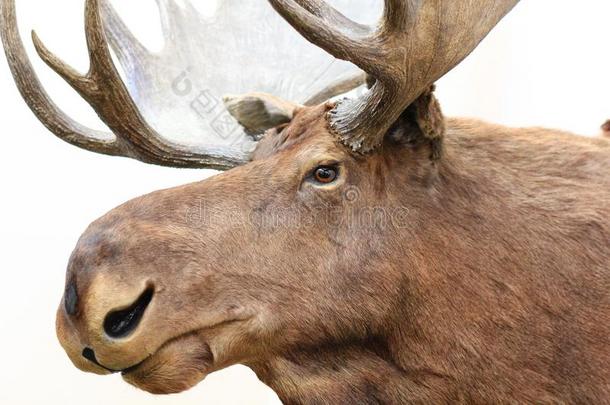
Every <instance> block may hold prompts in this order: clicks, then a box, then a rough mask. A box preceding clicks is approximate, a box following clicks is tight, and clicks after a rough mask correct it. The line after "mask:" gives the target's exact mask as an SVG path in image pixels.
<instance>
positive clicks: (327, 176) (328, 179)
mask: <svg viewBox="0 0 610 405" xmlns="http://www.w3.org/2000/svg"><path fill="white" fill-rule="evenodd" d="M313 178H314V180H315V181H317V182H318V183H322V184H329V183H332V182H333V181H335V180H336V179H337V169H336V168H335V167H331V166H320V167H318V168H317V169H316V170H314V172H313Z"/></svg>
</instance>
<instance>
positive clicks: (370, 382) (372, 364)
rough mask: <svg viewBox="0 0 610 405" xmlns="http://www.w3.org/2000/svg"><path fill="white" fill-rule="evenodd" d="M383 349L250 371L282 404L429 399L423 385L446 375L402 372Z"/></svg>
mask: <svg viewBox="0 0 610 405" xmlns="http://www.w3.org/2000/svg"><path fill="white" fill-rule="evenodd" d="M385 346H386V344H385V343H383V342H380V341H369V342H362V343H353V344H349V345H341V346H337V345H328V346H326V347H323V348H320V347H317V348H315V349H312V350H303V351H299V352H294V353H291V354H290V355H284V356H278V357H275V358H273V359H272V360H270V361H267V362H265V363H264V364H252V365H250V366H251V367H252V369H253V370H254V371H255V372H256V374H257V376H258V377H259V378H260V379H261V380H262V381H263V382H264V383H266V384H267V385H269V386H270V387H271V388H272V389H273V390H274V391H275V392H276V393H277V394H278V396H279V397H280V399H281V400H282V402H283V403H284V404H305V405H306V404H320V403H335V404H344V403H354V404H369V403H384V404H393V403H409V402H413V401H418V400H430V399H431V397H430V394H429V392H428V389H427V387H426V385H425V384H427V383H428V382H434V381H432V380H437V381H441V378H442V376H438V375H435V374H434V373H432V372H428V371H423V372H422V371H413V372H410V371H408V370H405V369H403V368H402V367H401V366H400V365H399V364H397V363H396V359H394V358H393V356H392V355H391V353H390V352H389V351H388V350H387V347H385ZM430 379H432V380H430ZM429 380H430V381H429ZM418 381H419V382H420V383H421V382H424V383H425V384H418V383H417V382H418Z"/></svg>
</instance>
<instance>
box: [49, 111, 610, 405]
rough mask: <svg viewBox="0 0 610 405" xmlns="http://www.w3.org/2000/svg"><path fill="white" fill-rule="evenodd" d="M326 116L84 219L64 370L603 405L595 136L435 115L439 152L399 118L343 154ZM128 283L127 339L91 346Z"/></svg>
mask: <svg viewBox="0 0 610 405" xmlns="http://www.w3.org/2000/svg"><path fill="white" fill-rule="evenodd" d="M330 107H331V106H328V105H322V106H319V107H315V108H303V109H300V110H298V111H297V112H296V114H295V118H294V119H293V121H292V122H291V123H290V124H289V125H287V126H285V127H283V128H278V129H275V130H272V131H270V132H268V134H267V136H266V137H265V138H264V139H263V140H262V141H261V144H260V145H259V148H258V150H257V152H256V154H255V158H254V161H253V162H252V163H250V164H248V165H245V166H243V167H239V168H236V169H233V170H231V171H229V172H226V173H223V174H220V175H218V176H215V177H213V178H210V179H208V180H205V181H202V182H200V183H195V184H191V185H186V186H183V187H179V188H175V189H171V190H165V191H159V192H156V193H153V194H150V195H147V196H144V197H141V198H138V199H136V200H133V201H131V202H129V203H127V204H125V205H123V206H121V207H119V208H117V209H115V210H113V211H112V212H110V213H109V214H107V215H106V216H104V217H103V218H101V219H100V220H98V221H96V222H95V223H94V224H93V225H91V227H90V228H89V229H88V230H87V232H86V233H85V235H84V236H83V237H82V239H81V241H80V242H79V244H78V246H77V248H76V250H75V252H74V254H73V256H72V259H71V261H70V265H69V269H68V276H67V280H68V286H70V285H71V283H74V285H75V286H76V287H75V288H76V290H77V291H78V297H79V298H78V303H77V308H78V311H77V312H76V315H68V314H67V313H66V311H65V309H64V305H63V304H62V305H61V306H60V309H59V311H58V334H59V337H60V340H61V341H62V344H63V345H64V347H65V348H66V350H67V352H68V354H69V355H70V357H71V358H72V360H73V361H74V362H75V364H76V365H77V366H78V367H80V368H82V369H83V370H87V371H93V372H98V373H103V372H104V370H103V369H101V368H99V367H98V366H96V365H94V364H92V363H91V362H89V361H87V360H85V359H84V358H83V357H82V356H81V352H82V350H83V347H85V346H87V347H91V348H92V349H94V350H95V353H96V355H97V359H98V360H99V362H100V363H101V364H103V365H104V366H106V367H109V368H113V369H123V368H126V367H130V366H132V365H134V364H137V363H139V362H141V361H143V360H145V363H143V364H142V365H141V366H139V367H137V368H136V369H135V370H133V371H130V372H129V373H127V374H126V379H127V380H128V381H129V382H130V383H133V384H135V385H137V386H139V387H141V388H144V389H147V390H149V391H152V392H177V391H181V390H183V389H185V388H188V387H190V386H192V385H194V384H195V383H196V382H197V381H199V380H200V379H201V378H203V376H204V375H205V374H207V373H209V372H213V371H215V370H218V369H220V368H223V367H226V366H229V365H232V364H236V363H242V364H246V365H248V366H250V367H251V368H252V369H253V370H254V371H255V372H256V373H257V375H258V376H259V377H260V378H261V379H262V380H263V381H264V382H265V383H267V384H269V385H270V386H271V387H272V388H273V389H274V390H275V391H276V392H277V393H278V395H279V396H280V398H281V399H282V400H283V401H284V402H285V403H286V404H342V403H352V404H369V403H370V404H375V403H388V404H393V403H466V402H468V403H481V404H489V403H582V404H592V403H607V401H608V398H610V366H609V364H610V294H609V291H610V270H609V266H610V247H609V240H610V176H608V173H610V142H608V140H605V139H602V138H597V139H593V138H591V139H587V138H581V137H577V136H573V135H570V134H566V133H561V132H558V131H549V130H544V129H508V128H504V127H500V126H495V125H490V124H486V123H483V122H479V121H474V120H463V119H450V120H448V121H447V122H446V131H445V132H444V133H445V141H444V153H443V155H442V157H441V158H440V159H437V160H434V159H430V157H431V155H434V154H433V153H432V152H433V150H432V149H433V145H432V144H431V143H429V142H413V137H412V136H410V135H412V131H418V130H422V128H421V125H420V126H419V129H417V127H418V126H413V123H411V124H408V122H407V123H404V124H403V125H410V126H408V128H407V127H398V128H394V132H393V133H392V136H388V137H387V139H386V141H385V143H384V144H383V146H382V147H381V148H379V150H377V151H376V152H374V153H372V154H370V155H367V156H360V155H354V154H352V153H350V152H349V151H348V150H347V148H345V147H343V146H341V145H340V144H338V142H337V141H335V139H333V138H332V136H331V135H330V134H329V133H328V131H327V129H326V122H325V115H326V112H327V111H328V109H329V108H330ZM409 128H410V129H409ZM330 163H337V164H338V165H339V167H340V175H339V179H338V180H337V181H336V182H335V183H333V184H330V185H325V186H321V185H318V184H315V183H313V182H312V181H311V179H310V177H309V173H310V172H311V171H312V170H313V169H314V168H315V167H316V166H318V165H320V164H330ZM146 286H154V288H155V295H154V298H153V300H152V302H151V304H150V306H149V308H148V309H147V311H146V314H145V315H144V318H143V319H142V322H141V324H140V325H139V327H138V328H137V329H136V331H135V332H134V333H133V334H132V335H131V336H130V337H129V338H127V339H123V340H111V339H109V338H108V337H106V336H105V334H104V333H103V330H102V329H101V326H100V325H101V324H102V321H103V319H104V317H105V316H106V314H107V313H108V312H110V311H112V310H115V309H117V308H124V307H126V306H128V305H129V304H131V303H132V302H133V301H134V300H135V298H137V297H138V296H139V295H140V294H141V292H142V291H143V289H144V288H146ZM68 290H69V289H67V291H68Z"/></svg>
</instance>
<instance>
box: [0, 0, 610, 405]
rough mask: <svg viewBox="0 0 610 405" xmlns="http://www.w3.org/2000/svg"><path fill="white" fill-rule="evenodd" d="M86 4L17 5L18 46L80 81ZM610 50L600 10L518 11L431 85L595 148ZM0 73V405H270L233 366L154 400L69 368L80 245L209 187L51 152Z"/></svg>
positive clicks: (593, 1)
mask: <svg viewBox="0 0 610 405" xmlns="http://www.w3.org/2000/svg"><path fill="white" fill-rule="evenodd" d="M206 1H208V0H206ZM261 1H263V0H261ZM82 3H83V2H81V1H73V0H70V1H68V0H61V1H60V0H56V1H42V0H18V1H17V4H18V9H19V19H20V23H21V26H22V30H23V32H24V33H27V30H29V29H30V28H31V27H36V29H37V32H38V33H39V34H40V35H41V37H42V38H44V40H45V42H46V44H47V45H48V46H49V48H50V49H53V50H56V51H57V53H58V54H59V55H60V56H61V57H63V58H65V60H67V61H68V62H70V63H71V64H73V65H74V66H75V67H77V68H79V69H80V70H86V68H87V59H86V49H85V47H84V41H83V37H82ZM115 3H116V4H117V6H120V7H119V9H120V11H121V12H122V13H123V14H124V15H125V17H126V19H127V20H128V23H129V24H130V26H132V27H133V28H134V30H135V31H136V32H137V33H138V34H140V35H142V36H145V37H146V38H147V41H146V42H147V43H148V44H150V45H151V46H152V47H153V48H154V47H155V46H156V45H155V44H158V43H160V34H159V32H158V29H157V27H156V25H157V24H156V21H157V17H156V16H155V7H154V2H153V1H152V0H147V1H137V2H135V1H134V2H126V1H124V2H120V4H119V2H117V1H115ZM194 3H204V0H195V1H194ZM25 38H26V39H27V38H29V37H28V36H27V35H26V36H25ZM609 38H610V3H609V2H606V1H600V0H581V1H578V2H575V1H569V0H532V1H523V2H522V4H520V5H519V6H518V7H517V8H516V9H515V10H514V12H513V13H512V14H511V15H510V16H509V17H508V18H506V19H505V20H504V21H503V22H502V23H501V25H500V26H499V27H498V28H497V29H496V30H495V31H494V32H493V33H492V34H491V35H490V37H489V38H488V39H487V40H486V41H485V42H484V43H483V45H482V46H481V47H480V48H479V49H478V50H477V51H476V52H475V53H474V54H473V55H472V56H471V57H469V58H468V60H467V61H466V62H465V63H463V64H462V65H461V66H460V67H458V68H457V69H456V70H454V71H453V72H452V73H450V74H449V75H448V76H447V77H446V78H445V79H443V80H442V81H441V82H440V83H439V91H438V94H439V97H440V99H441V102H442V104H443V106H444V109H445V112H446V114H447V115H450V116H455V115H458V116H474V117H480V118H483V119H486V120H489V121H494V122H499V123H503V124H506V125H513V126H529V125H536V126H547V127H555V128H561V129H567V130H571V131H574V132H577V133H580V134H584V135H596V134H598V133H599V126H600V125H601V124H602V123H603V122H604V121H605V119H607V118H610V75H609V74H608V71H609V69H610V52H608V49H609V48H608V46H609V44H608V39H609ZM27 42H28V46H29V42H30V41H27ZM29 49H30V51H31V49H32V48H31V47H29ZM0 59H1V60H0V117H1V120H0V135H1V137H2V150H3V151H4V152H3V153H2V157H1V158H0V173H1V175H0V179H1V181H2V184H1V187H2V188H1V190H2V194H1V197H0V204H1V205H0V208H1V209H0V246H1V251H0V269H1V271H2V282H1V283H0V325H1V335H0V359H1V362H2V363H1V364H0V385H1V388H0V403H3V404H38V403H48V404H56V403H57V404H84V403H87V404H114V405H120V404H140V403H141V404H154V403H158V404H274V403H277V398H276V397H275V395H274V394H273V393H272V392H271V390H269V389H268V388H267V387H265V386H264V385H262V384H261V383H260V382H258V380H257V379H256V376H255V375H254V373H252V372H251V371H250V370H248V369H246V368H245V367H240V366H238V367H233V368H231V369H228V370H225V371H223V372H220V373H217V374H214V375H212V376H210V377H208V378H207V379H206V381H204V382H203V383H202V384H200V385H199V386H198V387H196V388H195V389H193V390H191V391H189V392H187V393H184V394H181V395H178V396H172V397H164V398H155V397H152V396H150V395H148V394H146V393H143V392H140V391H138V390H136V389H134V388H132V387H130V386H128V385H127V384H125V383H124V382H122V380H121V379H120V377H118V376H113V377H104V378H102V377H98V376H93V375H87V374H84V373H81V372H80V371H78V370H76V369H75V368H74V367H73V366H72V365H71V364H70V362H69V360H68V359H67V357H66V356H65V354H64V353H63V351H62V349H61V348H60V346H59V344H58V343H57V340H56V338H55V331H54V317H55V309H56V306H57V304H58V303H59V300H60V297H61V295H62V290H63V283H64V270H65V265H66V261H67V259H68V257H69V254H70V252H71V250H72V248H73V246H74V244H75V242H76V240H77V238H78V236H79V235H80V233H81V232H82V231H83V230H84V229H85V227H86V226H87V225H88V224H89V223H90V222H91V221H92V220H94V219H95V218H97V217H98V216H100V215H102V214H104V213H105V212H106V211H108V210H109V209H111V208H112V207H114V206H116V205H118V204H120V203H122V202H124V201H126V200H128V199H130V198H133V197H135V196H138V195H140V194H144V193H147V192H150V191H152V190H155V189H159V188H165V187H170V186H174V185H180V184H183V183H187V182H191V181H195V180H200V179H202V178H205V177H206V176H209V175H211V174H213V173H212V172H209V171H188V170H174V169H166V168H160V167H153V166H148V165H145V164H142V163H139V162H135V161H130V160H127V159H121V158H110V157H105V156H98V155H95V154H92V153H88V152H85V151H81V150H78V149H76V148H74V147H72V146H70V145H68V144H65V143H63V142H61V141H59V140H58V139H57V138H55V137H54V136H53V135H51V134H50V133H48V132H47V130H46V129H45V128H44V127H43V126H42V125H41V124H39V123H38V122H37V120H36V119H35V117H34V116H33V115H32V113H31V112H30V111H29V109H28V108H27V107H26V105H25V104H24V103H23V102H22V100H21V98H20V96H19V94H18V92H17V90H16V88H15V86H14V85H13V82H12V80H11V77H10V73H9V70H8V68H7V65H6V63H5V60H4V57H3V56H0ZM36 67H37V70H38V71H39V72H40V76H41V78H42V80H43V82H44V83H45V84H46V85H47V89H48V90H49V92H50V93H51V95H52V96H54V97H55V98H56V100H58V103H59V105H60V106H61V107H62V108H64V109H65V110H66V111H67V112H69V113H70V114H71V115H72V116H74V117H78V119H79V120H80V121H81V122H83V123H85V124H88V125H90V126H94V127H98V128H103V127H102V124H101V123H99V122H98V121H97V119H96V116H95V115H94V113H93V112H92V111H91V110H89V109H88V107H87V106H86V104H85V103H84V102H82V101H80V100H79V98H78V97H77V96H76V94H75V93H74V92H72V90H70V89H69V88H68V87H67V86H66V85H65V84H63V83H62V81H61V80H60V79H58V78H57V77H55V76H54V74H52V73H51V72H50V71H49V70H48V69H46V68H45V67H43V65H42V64H41V63H39V62H38V61H36Z"/></svg>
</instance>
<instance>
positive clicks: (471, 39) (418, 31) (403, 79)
mask: <svg viewBox="0 0 610 405" xmlns="http://www.w3.org/2000/svg"><path fill="white" fill-rule="evenodd" d="M518 1H519V0H452V1H450V2H449V1H442V0H385V1H384V12H383V18H382V20H381V22H380V23H379V25H378V26H377V27H375V29H369V30H365V29H357V27H358V26H359V25H358V24H356V23H354V22H353V21H351V20H349V19H348V18H347V17H345V16H343V15H341V14H340V13H339V12H338V11H336V10H335V9H333V8H332V7H330V6H328V5H325V4H324V1H322V0H269V2H270V3H271V5H272V6H273V7H274V8H275V9H276V10H277V11H278V12H279V13H280V14H281V15H282V16H283V17H284V19H285V20H286V21H288V22H289V23H290V24H291V25H292V26H293V27H294V28H295V29H296V30H297V31H299V32H300V33H301V35H303V36H304V37H305V38H306V39H307V40H309V41H310V42H312V43H313V44H315V45H317V46H319V47H321V48H323V49H325V50H326V51H328V52H329V53H331V54H332V55H333V56H335V57H337V58H339V59H344V60H348V61H350V62H352V63H354V64H356V65H358V66H359V67H360V68H362V69H363V70H364V71H365V72H367V73H368V74H370V75H371V76H373V77H374V78H375V79H376V81H375V84H374V85H373V86H372V87H371V89H370V91H369V92H368V93H366V94H365V95H363V96H362V97H361V98H358V99H353V100H345V101H342V102H339V103H337V105H336V107H335V109H333V110H332V111H331V112H330V113H329V121H330V122H329V126H330V128H331V130H333V131H334V132H335V133H336V134H337V136H338V137H339V139H341V140H342V141H343V142H344V143H345V144H346V145H347V146H349V147H351V148H352V149H353V150H354V151H358V152H362V153H366V152H369V151H370V150H372V149H374V148H376V147H377V146H379V145H380V144H381V143H382V141H383V138H384V136H385V134H386V133H387V131H388V130H389V128H390V127H391V126H392V125H393V124H394V123H395V122H396V120H397V119H398V118H399V117H400V115H401V114H402V112H403V111H404V110H405V108H406V107H407V106H408V105H409V104H411V103H412V102H413V101H415V100H416V99H417V97H419V96H420V95H421V94H422V93H423V92H424V91H425V90H426V89H427V88H429V87H430V85H432V84H433V83H434V82H435V81H436V80H438V79H439V78H440V77H442V76H443V75H444V74H445V73H447V72H448V71H449V70H451V69H452V68H453V67H454V66H455V65H457V64H458V63H459V62H460V61H462V60H463V59H464V58H465V57H466V56H467V55H468V54H470V53H471V52H472V51H473V50H474V48H476V46H477V45H478V44H479V42H480V41H481V40H483V38H484V37H485V36H486V35H487V34H488V33H489V31H491V29H492V28H493V27H494V26H495V25H496V24H497V23H498V22H499V21H500V20H501V19H502V17H504V15H506V14H507V13H508V12H509V11H510V10H511V9H512V8H513V7H514V6H515V5H516V4H517V3H518Z"/></svg>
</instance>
